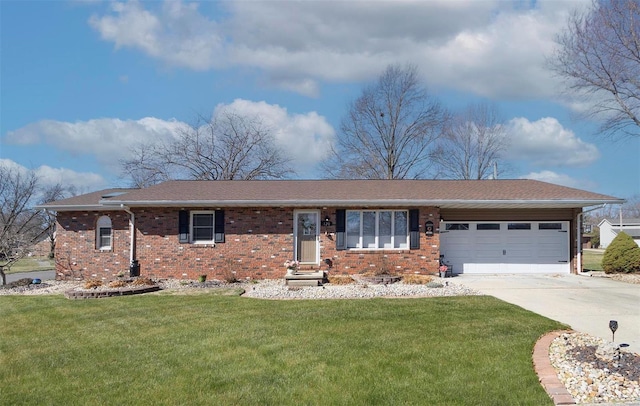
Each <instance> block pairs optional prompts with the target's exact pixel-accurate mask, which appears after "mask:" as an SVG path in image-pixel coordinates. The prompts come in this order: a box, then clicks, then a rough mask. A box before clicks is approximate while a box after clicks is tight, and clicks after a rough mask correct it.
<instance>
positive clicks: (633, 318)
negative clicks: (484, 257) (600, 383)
mask: <svg viewBox="0 0 640 406" xmlns="http://www.w3.org/2000/svg"><path fill="white" fill-rule="evenodd" d="M447 280H448V281H451V283H459V284H462V285H465V286H467V287H469V288H472V289H476V290H478V291H480V292H482V293H484V294H487V295H491V296H494V297H496V298H498V299H501V300H504V301H505V302H508V303H512V304H514V305H517V306H520V307H522V308H524V309H527V310H530V311H532V312H535V313H538V314H540V315H542V316H545V317H548V318H550V319H553V320H557V321H559V322H562V323H565V324H568V325H570V326H571V328H573V329H574V330H576V331H580V332H584V333H588V334H590V335H593V336H597V337H602V338H604V339H606V340H609V341H610V340H611V330H609V320H617V321H618V330H617V331H616V335H615V342H616V343H618V344H628V345H629V347H628V348H627V349H628V350H630V351H632V352H635V353H640V285H634V284H630V283H624V282H618V281H615V280H611V279H607V278H602V277H589V276H584V275H553V274H548V275H469V274H467V275H464V274H462V275H457V276H456V277H454V278H451V279H447Z"/></svg>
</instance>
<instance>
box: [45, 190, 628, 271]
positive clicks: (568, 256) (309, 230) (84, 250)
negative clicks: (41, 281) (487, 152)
mask: <svg viewBox="0 0 640 406" xmlns="http://www.w3.org/2000/svg"><path fill="white" fill-rule="evenodd" d="M622 202H624V201H623V200H621V199H618V198H615V197H611V196H606V195H601V194H596V193H591V192H587V191H583V190H578V189H572V188H567V187H563V186H558V185H553V184H548V183H544V182H539V181H534V180H469V181H467V180H272V181H267V180H264V181H168V182H164V183H161V184H158V185H155V186H151V187H148V188H143V189H107V190H102V191H98V192H93V193H89V194H85V195H81V196H76V197H72V198H69V199H64V200H60V201H56V202H52V203H48V204H44V205H41V206H39V208H40V209H46V210H50V211H55V212H56V214H57V231H56V232H57V234H56V239H57V241H56V251H55V255H56V269H57V278H59V279H70V278H85V279H87V278H105V279H112V278H114V277H116V276H117V275H119V274H120V275H122V274H123V273H125V274H128V273H129V271H130V270H132V271H133V272H134V273H137V272H139V273H140V275H141V276H148V277H152V278H185V279H187V278H188V279H196V278H197V277H198V276H199V275H207V276H208V277H209V278H210V279H211V278H224V277H225V274H228V273H229V272H233V273H234V275H235V276H236V277H237V278H239V279H242V278H255V279H262V278H281V277H283V275H284V274H285V272H286V269H285V267H284V262H285V261H286V260H293V259H295V260H298V261H300V263H301V269H302V270H305V269H306V270H319V269H322V270H328V271H329V272H331V273H336V274H355V273H362V272H365V271H367V270H378V271H379V270H382V269H384V270H387V271H389V272H391V273H396V274H409V273H419V274H436V273H437V272H438V267H439V260H440V256H441V255H444V259H445V261H446V262H448V263H449V264H450V265H452V268H453V272H454V273H501V272H502V273H519V272H520V273H523V272H524V273H533V272H539V273H570V272H574V273H576V272H578V270H579V269H580V268H581V265H580V254H579V250H578V249H577V248H576V247H578V243H577V241H578V239H577V235H579V234H578V233H577V230H579V229H580V224H579V222H580V221H581V213H582V210H583V208H584V207H589V206H595V205H599V204H604V203H609V204H611V203H613V204H620V203H622ZM132 264H133V265H132Z"/></svg>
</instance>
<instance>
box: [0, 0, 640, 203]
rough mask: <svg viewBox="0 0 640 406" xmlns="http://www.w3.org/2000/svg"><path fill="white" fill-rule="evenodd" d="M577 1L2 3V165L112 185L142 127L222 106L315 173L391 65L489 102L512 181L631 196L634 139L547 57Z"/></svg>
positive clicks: (637, 180)
mask: <svg viewBox="0 0 640 406" xmlns="http://www.w3.org/2000/svg"><path fill="white" fill-rule="evenodd" d="M588 4H589V2H588V1H586V2H585V1H553V0H549V1H536V2H528V1H489V0H485V1H449V0H441V1H435V0H433V1H419V2H412V1H397V2H389V3H387V2H382V1H374V2H370V1H355V0H353V1H331V2H320V1H306V2H288V1H270V2H267V1H226V2H180V1H164V2H160V1H153V2H142V1H124V2H101V1H89V0H86V1H6V0H3V1H0V30H1V31H0V36H1V38H0V46H1V49H0V58H1V59H0V67H1V71H0V162H1V163H3V164H5V165H10V166H14V167H16V168H19V169H33V170H36V171H37V172H38V174H39V175H40V177H41V179H42V181H43V183H45V184H47V183H57V182H62V183H68V184H73V185H75V186H76V187H77V189H78V190H79V191H83V192H84V191H87V192H88V191H92V190H97V189H101V188H106V187H111V186H127V183H126V180H124V179H122V178H121V177H120V170H119V165H118V161H119V160H120V159H126V158H127V157H129V156H130V154H131V150H132V147H133V146H135V145H136V143H139V142H141V141H145V140H154V139H157V140H160V139H163V138H165V139H166V138H170V137H171V136H172V134H173V131H174V130H175V129H176V128H177V127H178V126H179V125H180V124H181V123H192V122H193V121H194V119H195V118H196V116H197V115H204V116H210V115H212V114H215V112H217V111H218V112H219V111H222V110H226V109H231V110H233V111H236V112H239V113H242V114H247V115H255V116H259V117H260V118H261V119H262V120H263V122H265V123H266V124H267V125H269V127H270V128H271V129H272V130H273V131H274V134H275V136H276V140H277V142H278V143H279V145H281V146H282V147H283V148H285V149H286V151H287V153H288V154H290V156H292V157H293V158H294V160H295V162H296V163H297V168H298V172H299V177H302V178H319V177H322V176H323V174H322V173H321V172H320V171H319V170H318V169H317V167H316V165H317V163H318V162H319V161H320V160H321V159H322V157H323V156H324V154H325V153H326V151H327V149H328V148H329V147H330V146H331V144H332V143H333V142H334V140H335V137H337V136H339V125H340V120H341V118H342V117H343V116H344V114H345V112H346V109H347V105H348V103H349V102H350V101H351V100H353V99H354V98H356V97H357V96H358V95H359V94H360V91H361V90H362V88H363V86H365V85H366V84H368V83H371V82H372V81H374V80H375V79H376V77H377V76H378V75H379V74H380V73H381V72H382V71H383V70H384V68H385V67H386V66H387V65H389V64H391V63H400V64H404V63H411V64H414V65H416V66H417V67H418V69H419V71H420V74H421V77H422V79H423V80H424V83H425V84H426V85H427V86H428V88H429V90H430V92H431V93H432V94H433V95H434V96H435V97H437V98H438V99H440V100H441V101H442V102H443V103H444V105H445V106H447V107H449V108H450V109H460V108H464V107H465V106H466V105H467V104H468V103H471V102H479V101H488V102H493V103H495V104H496V105H497V106H498V108H499V109H500V111H501V113H502V116H503V117H504V121H505V124H506V126H507V128H508V133H509V139H510V144H509V145H510V146H509V148H508V150H507V152H506V157H507V158H508V164H509V168H510V172H509V173H508V176H507V177H509V178H531V179H539V180H543V181H548V182H553V183H558V184H562V185H566V186H571V187H577V188H581V189H586V190H590V191H594V192H600V193H605V194H610V195H614V196H616V197H622V198H628V197H631V196H634V195H638V194H640V158H639V157H640V140H639V139H635V140H634V139H623V140H620V141H617V142H613V141H612V140H610V139H604V138H602V137H598V136H597V135H596V134H595V129H596V128H597V123H594V122H589V121H586V120H584V119H580V118H579V117H580V112H581V110H580V109H581V107H582V104H581V103H580V100H575V99H574V100H572V99H571V98H570V97H568V96H567V95H562V94H561V93H560V92H559V90H560V89H561V86H560V83H559V81H558V79H557V78H555V77H554V76H553V75H552V74H551V72H549V71H548V70H547V69H546V68H545V64H544V62H545V58H546V57H548V56H549V55H550V54H551V53H552V51H553V49H554V41H553V40H554V37H555V35H557V34H558V33H559V32H560V31H561V30H562V28H563V27H564V24H565V21H566V18H567V16H568V14H569V13H570V12H571V10H573V9H575V8H578V9H580V8H584V7H585V6H587V5H588Z"/></svg>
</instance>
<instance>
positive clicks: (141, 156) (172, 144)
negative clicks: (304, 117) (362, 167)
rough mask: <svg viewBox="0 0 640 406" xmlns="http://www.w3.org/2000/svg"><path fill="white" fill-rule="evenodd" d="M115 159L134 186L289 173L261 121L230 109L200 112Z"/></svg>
mask: <svg viewBox="0 0 640 406" xmlns="http://www.w3.org/2000/svg"><path fill="white" fill-rule="evenodd" d="M121 165H122V169H123V173H125V174H126V175H128V176H129V177H130V178H131V180H132V182H133V184H134V185H135V186H138V187H145V186H149V185H152V184H155V183H158V182H161V181H164V180H168V179H196V180H251V179H281V178H286V177H287V176H289V175H292V174H293V173H294V171H293V169H292V167H291V160H290V159H289V158H288V157H287V156H286V155H285V154H284V152H283V151H282V150H281V149H280V148H279V147H278V146H277V145H276V143H275V140H274V137H273V135H272V134H271V132H270V131H269V130H268V129H267V128H266V127H265V126H264V125H263V124H262V122H261V121H260V120H258V119H257V118H251V117H247V116H241V115H238V114H236V113H233V112H223V113H221V114H219V115H217V116H216V117H214V118H213V119H212V120H204V119H203V118H202V117H201V118H200V119H199V120H198V122H197V123H196V124H195V125H185V126H183V128H182V129H180V130H178V132H177V134H175V137H174V138H173V139H171V140H169V141H162V142H157V143H147V144H142V145H140V146H139V147H138V148H137V149H136V150H135V151H134V158H133V159H130V160H126V161H121Z"/></svg>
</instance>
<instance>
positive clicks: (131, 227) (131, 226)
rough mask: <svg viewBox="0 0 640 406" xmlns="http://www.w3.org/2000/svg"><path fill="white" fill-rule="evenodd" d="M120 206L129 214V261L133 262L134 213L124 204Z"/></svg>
mask: <svg viewBox="0 0 640 406" xmlns="http://www.w3.org/2000/svg"><path fill="white" fill-rule="evenodd" d="M120 208H121V209H122V210H124V211H125V212H127V214H129V234H130V238H131V240H130V244H129V263H130V264H133V263H134V261H135V260H136V215H135V214H133V212H132V211H131V209H129V207H127V206H125V205H124V204H121V205H120Z"/></svg>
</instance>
